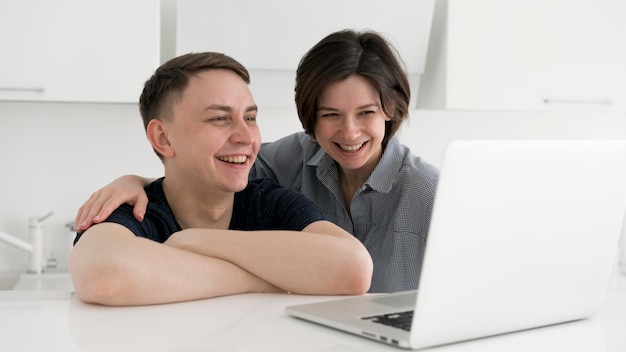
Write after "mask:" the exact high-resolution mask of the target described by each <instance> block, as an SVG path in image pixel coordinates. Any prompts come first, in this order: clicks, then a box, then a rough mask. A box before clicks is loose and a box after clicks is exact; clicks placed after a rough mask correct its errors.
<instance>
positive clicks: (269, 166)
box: [250, 132, 439, 292]
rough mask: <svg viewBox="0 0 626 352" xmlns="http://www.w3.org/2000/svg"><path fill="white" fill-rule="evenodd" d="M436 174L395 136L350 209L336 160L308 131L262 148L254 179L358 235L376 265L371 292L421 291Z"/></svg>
mask: <svg viewBox="0 0 626 352" xmlns="http://www.w3.org/2000/svg"><path fill="white" fill-rule="evenodd" d="M438 175H439V173H438V170H437V169H436V168H435V167H434V166H432V165H430V164H427V163H425V162H424V161H422V160H421V159H420V158H419V157H417V156H415V155H413V154H412V153H411V151H410V150H409V148H408V147H406V146H403V145H401V144H400V142H399V141H398V140H397V138H396V137H394V138H392V139H391V140H390V141H389V143H388V145H387V148H386V149H385V151H384V153H383V156H382V158H381V160H380V162H379V163H378V165H377V166H376V168H375V169H374V171H373V172H372V174H371V175H370V177H369V178H368V180H367V181H366V182H365V184H364V185H363V186H362V187H361V188H360V189H359V190H358V191H357V192H356V194H355V195H354V198H353V199H352V202H351V203H350V214H352V218H350V215H349V214H348V212H347V211H346V208H345V205H344V201H343V198H342V193H341V189H340V187H339V177H338V170H337V165H336V162H335V161H334V160H333V159H332V158H331V157H330V156H329V155H328V154H326V152H324V150H322V149H321V148H320V146H319V145H318V144H317V143H316V142H314V141H312V140H311V138H310V137H309V136H308V135H306V134H304V133H302V132H301V133H296V134H292V135H290V136H287V137H285V138H282V139H280V140H278V141H275V142H272V143H265V144H263V145H262V147H261V151H260V153H259V156H258V159H257V161H256V163H255V164H254V167H253V169H252V171H251V174H250V177H251V178H259V177H270V178H273V179H275V180H276V181H277V182H278V183H279V184H280V185H281V186H283V187H288V188H292V189H295V190H297V191H299V192H301V193H303V194H304V195H306V196H307V197H309V198H310V199H312V200H313V201H314V202H315V204H317V206H318V207H319V208H320V209H322V211H323V212H324V214H325V215H326V217H327V218H328V220H330V221H332V222H334V223H336V224H337V225H339V226H341V227H342V228H343V229H345V230H346V231H348V232H350V233H352V234H353V235H354V236H356V237H357V238H358V239H359V240H361V242H363V244H364V245H365V247H366V248H367V250H368V251H369V253H370V255H371V256H372V260H373V261H374V274H373V277H372V286H371V287H370V290H369V292H396V291H404V290H411V289H415V288H417V284H418V282H419V272H420V268H421V263H422V258H423V256H424V247H425V242H426V235H427V231H428V224H429V222H430V215H431V211H432V207H433V200H434V196H435V189H436V186H437V179H438Z"/></svg>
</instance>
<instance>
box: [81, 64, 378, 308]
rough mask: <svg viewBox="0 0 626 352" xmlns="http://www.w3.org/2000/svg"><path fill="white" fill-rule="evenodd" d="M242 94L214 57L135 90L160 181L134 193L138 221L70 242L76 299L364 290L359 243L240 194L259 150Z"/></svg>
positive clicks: (239, 71) (116, 218)
mask: <svg viewBox="0 0 626 352" xmlns="http://www.w3.org/2000/svg"><path fill="white" fill-rule="evenodd" d="M248 83H249V76H248V72H247V70H246V69H245V68H244V67H243V66H242V65H241V64H239V63H238V62H237V61H235V60H233V59H232V58H230V57H228V56H225V55H222V54H217V53H198V54H187V55H183V56H180V57H177V58H174V59H172V60H170V61H168V62H166V63H165V64H163V65H162V66H161V67H159V69H157V71H156V72H155V74H154V75H153V76H152V77H151V78H150V79H149V80H148V81H147V82H146V84H145V87H144V90H143V92H142V94H141V97H140V101H139V107H140V112H141V115H142V118H143V122H144V127H145V129H146V135H147V137H148V139H149V141H150V143H151V144H152V147H153V149H154V150H155V152H156V153H157V155H158V156H159V158H160V159H161V160H162V161H163V164H164V166H165V177H163V178H161V179H158V180H156V181H154V182H153V183H151V184H150V185H148V186H147V187H146V192H147V193H148V195H149V204H148V211H147V212H146V215H145V217H144V219H143V221H141V222H140V221H137V220H135V218H134V216H133V214H132V207H130V206H128V205H123V206H121V207H120V208H118V209H117V210H116V211H115V212H114V213H113V214H112V215H111V216H110V217H109V218H108V219H107V220H106V221H105V222H103V223H100V224H97V225H94V226H92V227H90V228H89V229H87V230H86V231H85V232H83V233H79V235H78V236H77V239H76V245H75V247H74V249H73V251H72V253H71V257H70V274H71V276H72V279H73V281H74V285H75V288H76V294H77V295H78V297H79V298H80V299H82V300H83V301H86V302H90V303H99V304H105V305H141V304H159V303H168V302H178V301H186V300H194V299H202V298H209V297H215V296H222V295H229V294H237V293H244V292H294V293H303V294H361V293H364V292H366V291H367V290H368V288H369V285H370V280H371V275H372V261H371V258H370V256H369V254H368V252H367V251H366V250H365V248H364V246H363V245H362V244H361V242H359V241H358V240H357V239H356V238H355V237H354V236H352V235H350V234H349V233H347V232H346V231H344V230H342V229H341V228H339V227H338V226H336V225H334V224H332V223H331V222H329V221H326V220H325V219H324V217H323V215H322V213H321V211H320V210H319V209H317V208H316V207H315V206H314V205H313V203H312V202H311V201H309V200H308V199H306V198H305V197H304V196H302V195H300V194H299V193H297V192H294V191H290V190H287V189H284V188H279V187H278V186H277V185H276V184H275V183H274V182H273V181H270V180H265V179H264V180H257V181H250V182H248V174H249V171H250V168H251V166H252V164H253V163H254V161H255V159H256V156H257V153H258V150H259V146H260V134H259V130H258V127H257V124H256V115H257V107H256V105H255V103H254V100H253V98H252V95H251V93H250V90H249V89H248ZM250 230H255V231H250Z"/></svg>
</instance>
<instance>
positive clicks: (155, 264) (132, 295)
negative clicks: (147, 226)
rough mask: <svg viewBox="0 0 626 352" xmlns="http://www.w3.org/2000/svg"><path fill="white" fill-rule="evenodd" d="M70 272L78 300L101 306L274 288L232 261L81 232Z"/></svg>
mask: <svg viewBox="0 0 626 352" xmlns="http://www.w3.org/2000/svg"><path fill="white" fill-rule="evenodd" d="M105 225H107V224H101V225H96V226H94V227H93V228H94V229H98V227H100V226H105ZM109 225H110V224H109ZM113 226H119V225H113ZM105 228H106V227H105ZM90 231H91V230H90ZM105 232H106V231H105ZM70 273H71V275H72V279H73V280H74V284H75V288H76V293H77V295H78V296H79V298H81V299H82V300H84V301H86V302H90V303H98V304H104V305H148V304H160V303H171V302H180V301H189V300H196V299H203V298H210V297H216V296H224V295H230V294H237V293H244V292H263V291H268V290H269V291H271V290H275V288H274V287H273V286H271V285H269V284H267V283H266V282H264V281H263V280H261V279H259V278H258V277H256V276H255V275H253V274H251V273H250V272H247V271H245V270H243V269H242V268H240V267H238V266H236V265H234V264H232V263H230V262H227V261H224V260H221V259H218V258H211V257H206V256H202V255H198V254H196V253H191V252H187V251H183V250H180V249H176V248H171V247H168V246H165V245H163V244H160V243H157V242H153V241H150V240H147V239H143V238H136V237H134V236H132V237H130V236H125V235H123V236H120V235H117V234H115V233H110V232H109V233H104V232H100V231H94V232H93V233H90V232H89V231H88V232H86V233H85V234H83V237H81V239H80V241H79V242H78V243H77V245H76V247H75V248H74V250H73V251H72V254H71V258H70Z"/></svg>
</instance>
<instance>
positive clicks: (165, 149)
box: [146, 119, 174, 158]
mask: <svg viewBox="0 0 626 352" xmlns="http://www.w3.org/2000/svg"><path fill="white" fill-rule="evenodd" d="M146 136H147V137H148V140H149V141H150V144H152V148H154V150H155V151H157V152H158V153H159V154H161V155H162V156H163V157H165V158H170V157H172V156H174V147H172V144H171V143H170V140H169V138H168V133H167V124H166V123H164V122H163V121H161V120H158V119H152V120H150V122H149V123H148V127H147V128H146Z"/></svg>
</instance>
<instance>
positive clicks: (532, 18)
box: [421, 0, 626, 111]
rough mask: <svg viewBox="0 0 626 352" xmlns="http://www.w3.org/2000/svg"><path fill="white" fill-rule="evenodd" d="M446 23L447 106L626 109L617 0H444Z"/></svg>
mask: <svg viewBox="0 0 626 352" xmlns="http://www.w3.org/2000/svg"><path fill="white" fill-rule="evenodd" d="M446 29H447V36H446V37H445V40H447V43H446V44H445V47H446V49H447V52H446V58H445V60H444V61H442V63H443V64H445V72H446V74H445V77H440V78H441V79H442V80H444V82H445V93H444V94H445V105H446V106H445V107H446V108H451V109H504V110H511V109H513V110H554V109H556V110H564V109H565V110H569V109H573V110H581V109H584V110H588V109H591V110H603V111H612V110H613V111H626V40H624V38H625V36H626V2H624V1H623V0H472V1H467V0H448V8H447V28H446ZM435 64H436V63H435ZM428 70H429V67H428V66H427V68H426V71H427V72H428ZM421 89H422V91H423V90H425V89H428V87H424V86H422V87H421Z"/></svg>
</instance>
